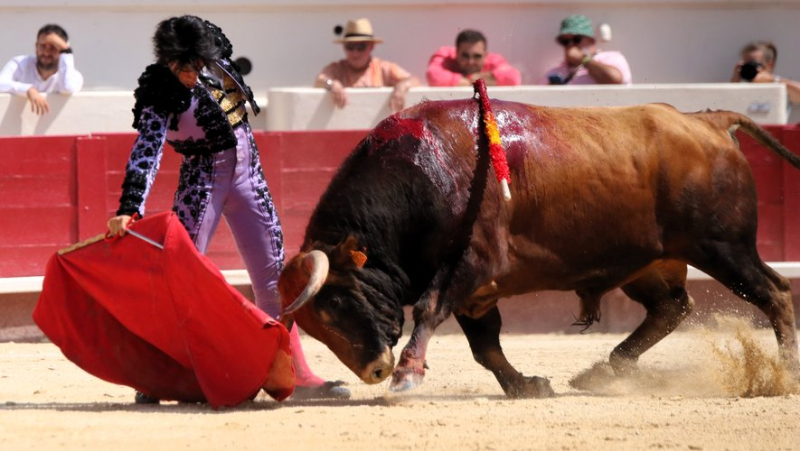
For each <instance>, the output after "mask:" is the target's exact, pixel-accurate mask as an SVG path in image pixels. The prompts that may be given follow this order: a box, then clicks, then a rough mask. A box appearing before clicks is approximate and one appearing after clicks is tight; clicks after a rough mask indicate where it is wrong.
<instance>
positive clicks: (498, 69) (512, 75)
mask: <svg viewBox="0 0 800 451" xmlns="http://www.w3.org/2000/svg"><path fill="white" fill-rule="evenodd" d="M490 56H492V59H491V61H490V64H491V66H492V69H491V72H492V75H494V79H495V81H496V82H497V85H498V86H518V85H519V84H520V83H522V76H521V75H520V73H519V71H518V70H517V68H516V67H514V66H512V65H511V64H509V63H508V61H506V59H505V58H504V57H503V55H499V54H493V55H490Z"/></svg>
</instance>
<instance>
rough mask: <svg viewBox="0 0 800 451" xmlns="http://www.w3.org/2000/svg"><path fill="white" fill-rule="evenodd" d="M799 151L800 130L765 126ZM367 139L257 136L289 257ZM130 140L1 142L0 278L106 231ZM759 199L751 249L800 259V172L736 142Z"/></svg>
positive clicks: (171, 163) (156, 200)
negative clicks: (339, 172) (347, 162)
mask: <svg viewBox="0 0 800 451" xmlns="http://www.w3.org/2000/svg"><path fill="white" fill-rule="evenodd" d="M769 130H770V132H771V133H773V135H774V136H775V137H776V138H778V139H780V140H781V141H783V142H784V143H785V144H786V145H787V146H789V148H791V149H793V150H795V152H798V150H800V128H797V127H769ZM365 134H366V131H363V130H357V131H310V132H269V133H265V132H257V133H256V135H255V136H256V142H257V143H258V147H259V150H260V152H261V161H262V165H263V167H264V172H265V174H266V177H267V182H268V183H269V186H270V190H271V191H272V195H273V197H274V200H275V204H276V206H277V208H278V212H279V214H280V215H281V221H282V223H283V227H284V234H285V238H286V239H285V244H286V251H287V254H288V255H290V256H291V255H293V254H294V253H296V252H297V250H298V249H299V246H300V244H301V242H302V239H303V234H304V231H305V226H306V223H307V221H308V218H309V216H310V214H311V211H312V210H313V208H314V206H315V205H316V202H317V200H318V199H319V196H320V195H321V194H322V192H323V190H324V189H325V187H326V186H327V184H328V182H329V181H330V178H331V177H332V175H333V173H334V172H335V171H336V168H337V167H338V166H339V164H340V163H341V162H342V161H343V160H344V158H345V157H346V156H347V155H348V154H349V152H350V151H351V150H352V149H353V148H354V147H355V145H356V144H357V143H358V141H360V140H361V139H362V138H363V137H364V136H365ZM134 139H135V135H134V134H128V133H125V134H98V135H92V136H79V137H76V136H65V137H48V136H43V137H13V138H0V158H2V161H3V164H2V167H0V193H2V194H3V202H2V203H0V277H17V276H33V275H41V274H43V272H44V265H45V263H46V262H47V259H48V258H49V257H50V255H52V254H53V252H55V251H56V250H58V249H60V248H62V247H66V246H68V245H70V244H72V243H74V242H76V241H79V240H83V239H85V238H89V237H91V236H94V235H97V234H98V233H102V232H103V231H104V230H105V222H106V220H107V219H108V218H109V217H111V216H112V215H113V214H114V212H115V211H116V209H117V206H118V198H119V190H120V185H121V184H122V178H123V175H124V168H125V163H126V161H127V158H128V154H129V152H130V149H131V145H132V144H133V141H134ZM740 139H741V145H742V150H743V152H744V153H745V155H746V156H747V158H748V160H749V161H750V163H751V165H752V167H753V173H754V175H755V178H756V183H757V187H758V195H759V221H760V223H759V234H758V246H759V251H760V252H761V256H762V257H763V258H764V259H765V260H767V261H783V260H791V261H794V260H800V227H798V226H800V172H798V171H797V170H796V169H794V168H792V167H791V166H790V165H789V164H788V163H786V162H785V161H784V160H782V159H781V158H779V157H777V156H775V155H774V154H772V153H771V152H769V151H767V150H765V149H763V148H761V147H760V146H758V145H757V144H755V143H754V142H753V141H752V140H751V139H750V138H749V137H747V136H744V135H742V136H740ZM179 164H180V156H179V155H177V154H176V153H175V152H173V151H172V150H171V149H166V150H165V152H164V159H163V161H162V165H161V170H160V172H159V174H158V177H157V180H156V183H155V185H154V187H153V190H152V192H151V195H150V198H149V199H148V202H147V207H148V210H147V211H148V212H149V213H154V212H157V211H164V210H168V209H170V208H171V206H172V195H173V192H174V190H175V187H176V185H177V179H178V166H179ZM209 256H210V257H211V258H212V260H213V261H214V262H215V263H216V264H217V265H218V266H219V267H220V268H222V269H238V268H243V264H242V262H241V260H240V259H239V256H238V254H237V252H236V248H235V244H234V242H233V238H232V236H231V234H230V231H229V229H228V227H227V225H225V224H224V223H223V224H221V226H220V230H219V231H218V232H217V234H216V235H215V237H214V240H213V241H212V243H211V246H210V248H209Z"/></svg>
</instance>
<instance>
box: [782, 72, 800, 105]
mask: <svg viewBox="0 0 800 451" xmlns="http://www.w3.org/2000/svg"><path fill="white" fill-rule="evenodd" d="M781 83H783V84H785V85H786V93H787V94H788V95H789V101H790V102H791V103H793V104H798V103H800V83H799V82H796V81H794V80H789V79H788V78H781Z"/></svg>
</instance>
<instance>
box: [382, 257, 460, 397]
mask: <svg viewBox="0 0 800 451" xmlns="http://www.w3.org/2000/svg"><path fill="white" fill-rule="evenodd" d="M449 276H450V274H448V273H447V270H440V271H439V273H437V275H436V277H434V280H433V282H432V283H431V285H430V286H429V287H428V289H427V290H426V291H425V293H424V294H423V295H422V297H421V298H420V300H419V301H417V303H416V304H415V305H414V310H413V315H414V331H413V332H412V333H411V339H409V341H408V344H406V346H405V347H404V348H403V352H401V353H400V361H399V362H398V363H397V366H395V368H394V372H393V373H392V384H391V385H390V386H389V389H390V390H392V391H405V390H410V389H412V388H415V387H417V386H419V385H421V384H422V380H423V379H424V378H425V368H426V367H425V353H426V352H427V349H428V342H429V341H430V339H431V337H432V336H433V331H434V330H435V329H436V327H437V326H438V325H439V324H441V323H442V321H444V320H445V319H447V318H448V317H449V316H450V314H451V313H452V307H451V305H452V304H449V305H448V303H447V302H446V301H445V297H444V296H442V293H441V288H440V287H441V285H442V283H443V280H447V279H449Z"/></svg>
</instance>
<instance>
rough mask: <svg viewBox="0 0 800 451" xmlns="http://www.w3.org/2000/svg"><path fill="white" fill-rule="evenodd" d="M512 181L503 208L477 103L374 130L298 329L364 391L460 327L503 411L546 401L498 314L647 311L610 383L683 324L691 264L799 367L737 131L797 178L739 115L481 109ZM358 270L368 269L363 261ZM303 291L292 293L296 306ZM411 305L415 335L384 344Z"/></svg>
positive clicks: (303, 299)
mask: <svg viewBox="0 0 800 451" xmlns="http://www.w3.org/2000/svg"><path fill="white" fill-rule="evenodd" d="M492 106H493V109H494V112H495V115H496V117H497V123H498V126H499V130H500V135H501V137H502V141H503V146H504V147H505V150H506V155H507V158H508V163H509V166H510V170H511V181H512V183H511V193H512V200H511V201H510V202H505V201H504V200H503V198H502V194H501V192H500V187H499V186H500V185H499V184H498V183H497V181H496V179H495V178H494V176H492V175H491V174H492V172H491V169H490V166H489V157H488V155H487V152H486V147H487V141H486V137H485V135H484V133H482V131H481V126H480V124H481V117H482V116H481V110H480V107H479V104H478V102H475V101H473V100H463V101H448V102H427V103H423V104H421V105H418V106H416V107H414V108H411V109H408V110H405V111H403V112H401V113H398V114H397V115H395V116H392V117H391V118H389V119H387V120H386V121H384V122H383V123H381V124H380V125H379V126H378V127H377V128H376V129H375V130H373V131H372V132H371V133H370V135H369V136H368V137H367V138H365V139H364V141H362V142H361V144H360V145H359V146H358V148H357V149H356V150H355V151H354V152H353V153H352V155H351V156H350V157H349V158H348V159H347V161H346V162H345V163H344V164H343V165H342V167H341V168H340V169H339V172H338V173H337V175H336V176H335V177H334V179H333V180H332V182H331V184H330V186H329V187H328V189H327V191H326V192H325V194H324V195H323V197H322V198H321V200H320V202H319V204H318V206H317V207H316V209H315V211H314V214H313V215H312V217H311V220H310V223H309V225H308V228H307V231H306V237H305V241H304V244H303V246H302V249H301V252H300V253H299V254H298V255H297V256H296V257H295V258H294V259H292V260H291V261H290V262H289V263H288V264H287V266H286V269H285V271H284V272H283V274H282V276H281V279H280V290H281V295H282V298H283V299H284V302H285V304H286V305H288V304H289V303H290V302H292V301H293V300H295V299H296V301H295V302H293V303H292V304H291V305H290V306H288V308H286V310H285V312H284V320H286V321H287V322H288V321H291V319H292V318H293V319H294V320H295V321H296V322H297V323H299V324H300V326H301V327H302V328H303V329H304V330H305V331H306V332H308V333H309V334H310V335H312V336H313V337H315V338H317V339H319V340H320V341H322V342H323V343H325V344H326V345H327V346H328V347H329V348H330V349H331V350H332V351H333V352H334V353H335V354H336V355H337V356H338V357H339V359H340V360H341V361H342V362H344V364H345V365H347V366H348V367H349V368H350V369H351V370H352V371H354V372H355V373H356V374H357V375H358V376H359V377H360V378H361V379H362V380H363V381H365V382H367V383H378V382H380V381H382V380H384V379H385V378H387V377H388V376H389V374H393V376H394V377H393V382H392V388H393V389H395V390H402V389H407V388H411V387H414V386H415V385H417V384H419V383H421V381H422V378H423V376H424V363H425V351H426V346H427V343H428V340H429V339H430V337H431V335H432V333H433V330H434V329H435V328H436V326H437V325H439V324H440V323H441V322H442V321H443V320H444V319H446V318H447V317H448V316H449V315H450V314H455V316H456V318H457V320H458V323H459V324H460V325H461V327H462V329H463V330H464V332H465V334H466V336H467V338H468V340H469V344H470V346H471V348H472V353H473V356H474V358H475V359H476V360H477V361H478V362H479V363H480V364H481V365H483V366H484V367H486V368H487V369H489V370H491V371H492V372H493V373H494V375H495V377H496V378H497V380H498V381H499V382H500V385H501V386H502V388H503V390H504V391H505V393H506V394H507V395H508V396H513V397H516V396H547V395H550V394H551V393H552V390H551V389H550V386H549V382H548V381H547V380H546V379H543V378H540V377H526V376H523V375H522V374H521V373H519V372H518V371H517V370H516V369H514V368H513V367H512V366H511V364H510V363H509V362H508V361H507V360H506V357H505V355H504V354H503V351H502V349H501V347H500V341H499V332H500V326H501V318H500V313H499V311H498V309H497V306H496V303H497V301H498V299H500V298H504V297H508V296H513V295H519V294H522V293H528V292H532V291H537V290H574V291H576V292H577V293H578V295H579V297H580V299H581V313H580V319H579V322H581V323H583V324H585V325H590V324H591V323H592V322H593V321H596V320H597V319H599V317H600V312H599V301H600V299H601V297H602V296H603V295H604V294H605V293H607V292H608V291H610V290H612V289H614V288H617V287H620V288H621V289H622V290H623V291H624V292H625V293H626V294H627V295H628V296H629V297H630V298H631V299H633V300H634V301H636V302H639V303H641V304H642V305H643V306H644V307H645V309H646V312H647V314H646V317H645V319H644V321H643V322H642V324H641V325H640V326H639V327H638V328H637V329H636V330H635V331H634V332H633V333H632V334H631V335H630V336H629V337H627V338H626V339H625V340H624V341H623V342H622V343H620V344H619V345H618V346H617V347H616V348H615V349H614V350H613V352H612V353H611V356H610V363H611V365H612V366H613V368H614V369H615V370H616V371H617V372H620V371H625V370H627V369H629V368H630V367H632V366H633V365H635V362H636V361H637V359H638V358H639V356H640V355H641V354H642V353H643V352H645V351H646V350H648V349H649V348H650V347H652V346H653V345H655V344H656V343H658V342H659V341H660V340H661V339H662V338H664V337H665V336H666V335H668V334H669V333H670V332H672V331H673V330H674V329H675V328H676V327H677V326H678V324H680V322H681V321H682V320H683V319H684V318H686V316H687V315H689V313H690V312H691V311H692V306H693V300H692V298H691V297H690V296H689V294H688V293H687V292H686V290H685V286H686V274H687V264H691V265H693V266H695V267H696V268H698V269H700V270H702V271H704V272H706V273H707V274H709V275H711V276H712V277H713V278H715V279H716V280H718V281H719V282H721V283H722V284H724V285H725V286H727V287H728V288H729V289H731V290H732V291H733V292H734V293H736V294H737V295H738V296H740V297H742V298H743V299H744V300H746V301H747V302H750V303H752V304H753V305H755V306H757V307H758V308H759V309H761V311H763V312H764V313H765V314H766V315H767V317H768V318H769V320H770V322H771V324H772V327H773V328H774V330H775V335H776V337H777V340H778V345H779V348H780V354H781V356H782V358H783V359H784V361H785V362H786V363H787V364H788V365H789V366H791V367H792V368H794V369H797V368H798V351H797V339H796V333H795V321H794V312H793V307H792V294H791V291H790V285H789V282H788V281H787V280H786V279H785V278H783V277H781V276H780V275H779V274H777V273H776V272H775V271H773V270H772V269H770V268H769V267H768V266H767V265H765V264H764V262H763V261H762V260H761V258H760V257H759V255H758V252H757V251H756V223H757V220H756V217H757V215H756V190H755V186H754V182H753V176H752V173H751V170H750V167H749V166H748V163H747V161H746V160H745V157H744V156H743V155H742V153H741V151H740V150H739V148H738V145H737V142H736V139H735V138H734V135H733V132H734V130H735V129H736V128H737V127H740V128H741V129H743V130H744V131H745V132H747V133H748V134H750V135H752V136H753V137H755V139H756V140H758V141H759V142H760V143H761V144H763V145H765V146H767V147H768V148H770V149H771V150H772V151H774V152H775V153H776V154H778V155H780V156H781V157H783V158H785V159H787V160H789V161H790V162H791V164H792V165H794V166H795V167H800V158H798V157H797V156H796V155H794V154H793V153H791V152H790V151H788V150H787V149H786V148H784V147H783V146H781V145H780V144H779V143H778V142H777V141H775V140H774V139H773V138H772V137H771V136H769V135H768V134H767V133H766V132H764V131H763V130H762V129H761V128H759V127H758V126H756V125H755V124H754V123H753V122H752V121H751V120H749V119H748V118H746V117H744V116H741V115H739V114H735V113H730V112H703V113H694V114H683V113H680V112H678V111H676V110H675V109H674V108H672V107H670V106H668V105H647V106H634V107H620V108H544V107H535V106H528V105H522V104H517V103H511V102H501V101H492ZM364 257H366V262H365V263H364ZM301 291H302V292H303V293H302V294H301ZM404 305H413V306H414V308H413V314H414V322H415V326H414V331H413V335H412V337H411V339H410V341H409V343H408V344H407V345H406V347H405V348H404V349H403V352H402V354H401V357H400V361H399V362H398V364H397V366H396V367H395V366H394V363H395V361H394V356H393V354H392V351H391V349H392V347H393V346H394V345H395V344H396V343H397V341H398V339H399V337H400V335H401V329H402V324H403V311H402V307H403V306H404Z"/></svg>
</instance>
